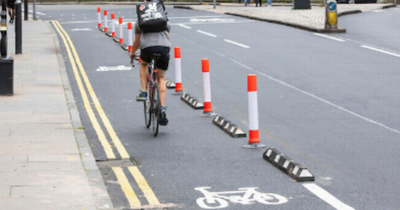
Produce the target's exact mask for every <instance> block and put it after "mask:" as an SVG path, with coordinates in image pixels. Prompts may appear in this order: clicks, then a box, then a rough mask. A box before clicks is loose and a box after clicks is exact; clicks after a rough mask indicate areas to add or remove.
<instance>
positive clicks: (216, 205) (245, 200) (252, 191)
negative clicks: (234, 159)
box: [194, 187, 288, 209]
mask: <svg viewBox="0 0 400 210" xmlns="http://www.w3.org/2000/svg"><path fill="white" fill-rule="evenodd" d="M194 189H195V190H198V191H200V192H201V193H203V194H204V197H201V198H198V199H197V200H196V203H197V205H199V206H200V207H201V208H203V209H222V208H226V207H228V206H229V203H228V201H229V202H232V203H239V204H242V205H249V204H254V203H255V202H254V201H257V202H259V203H262V204H266V205H279V204H283V203H286V202H287V201H288V200H287V199H286V198H285V197H283V196H281V195H278V194H275V193H260V192H258V191H256V189H258V188H257V187H247V188H239V189H238V191H225V192H208V191H207V189H211V187H196V188H194ZM230 194H236V195H230ZM237 194H244V195H243V196H240V195H237ZM224 195H225V196H224ZM229 195H230V196H229Z"/></svg>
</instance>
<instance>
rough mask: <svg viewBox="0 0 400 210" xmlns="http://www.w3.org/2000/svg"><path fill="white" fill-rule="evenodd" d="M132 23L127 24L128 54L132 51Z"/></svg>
mask: <svg viewBox="0 0 400 210" xmlns="http://www.w3.org/2000/svg"><path fill="white" fill-rule="evenodd" d="M132 44H133V41H132V23H128V52H130V51H132Z"/></svg>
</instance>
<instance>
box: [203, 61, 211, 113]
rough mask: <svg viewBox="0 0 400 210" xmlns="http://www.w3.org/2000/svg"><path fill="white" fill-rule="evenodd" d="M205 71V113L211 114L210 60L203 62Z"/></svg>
mask: <svg viewBox="0 0 400 210" xmlns="http://www.w3.org/2000/svg"><path fill="white" fill-rule="evenodd" d="M201 67H202V71H203V93H204V109H203V113H211V112H212V107H211V84H210V66H209V63H208V59H202V60H201Z"/></svg>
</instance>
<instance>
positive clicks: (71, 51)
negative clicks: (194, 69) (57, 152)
mask: <svg viewBox="0 0 400 210" xmlns="http://www.w3.org/2000/svg"><path fill="white" fill-rule="evenodd" d="M51 23H53V25H54V27H55V29H56V30H57V32H58V34H59V35H60V37H61V39H62V40H63V42H64V45H65V48H66V50H67V53H68V58H69V60H70V62H71V66H72V70H73V72H74V75H75V79H76V82H77V84H78V87H79V91H80V93H81V95H82V100H83V104H84V107H85V109H86V112H87V114H88V116H89V119H90V121H91V122H92V125H93V128H94V130H95V131H96V134H97V136H98V138H99V141H100V143H101V145H102V146H103V148H104V151H105V153H106V156H107V158H108V159H109V160H112V159H116V156H115V154H114V151H113V149H112V146H111V144H110V143H109V142H108V140H107V138H106V136H105V134H104V132H103V130H102V128H101V126H100V124H99V122H98V121H97V118H96V115H95V113H94V111H93V109H92V106H91V104H90V101H89V97H88V95H87V94H86V90H85V87H84V85H83V82H84V83H85V85H86V88H87V91H88V92H89V95H90V97H91V99H92V101H93V104H94V107H95V109H96V111H97V113H98V115H99V116H100V119H101V120H102V121H103V124H104V127H105V128H106V130H107V132H108V134H109V136H110V138H111V140H112V143H113V144H114V146H115V148H116V150H117V151H118V154H119V155H120V157H121V159H129V158H130V156H129V154H128V152H127V151H126V149H125V147H124V146H123V145H122V143H121V141H120V140H119V138H118V136H117V134H116V133H115V131H114V128H113V127H112V125H111V123H110V121H109V120H108V118H107V116H106V114H105V112H104V110H103V108H102V107H101V105H100V102H99V100H98V99H97V96H96V94H95V92H94V90H93V88H92V85H91V84H90V82H89V79H88V77H87V75H86V72H85V69H84V68H83V66H82V63H81V61H80V59H79V56H78V54H77V52H76V49H75V47H74V45H73V43H72V41H71V39H70V37H69V35H68V34H67V33H66V32H65V30H64V29H63V28H62V27H61V25H60V23H59V22H58V21H51ZM78 69H79V71H78ZM81 76H82V79H83V82H82V79H81ZM112 169H113V171H114V173H115V175H116V177H117V179H118V182H119V184H120V186H121V188H122V191H123V192H124V193H125V196H126V198H127V200H128V202H129V204H130V206H131V207H132V208H137V207H140V206H141V203H140V201H139V199H138V198H137V196H136V194H135V192H134V191H133V189H132V187H131V185H130V184H129V181H128V179H127V178H126V176H125V173H124V171H123V168H121V167H113V168H112ZM128 170H129V172H130V173H131V174H132V176H133V178H134V179H135V181H136V182H137V184H138V186H139V187H140V189H141V190H142V191H143V194H144V195H145V197H146V199H147V201H148V202H149V204H150V205H159V204H160V202H159V201H158V199H157V197H156V196H155V195H154V193H153V191H152V190H151V188H150V186H149V185H148V184H147V181H146V179H145V178H144V177H143V175H142V174H141V173H140V171H139V169H138V168H137V167H136V166H130V167H128Z"/></svg>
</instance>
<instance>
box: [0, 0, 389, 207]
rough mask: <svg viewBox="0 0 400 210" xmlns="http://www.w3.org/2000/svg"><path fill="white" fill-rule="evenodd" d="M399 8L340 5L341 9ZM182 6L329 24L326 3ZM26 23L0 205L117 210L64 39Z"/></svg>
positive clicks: (5, 141) (2, 147) (3, 109)
mask: <svg viewBox="0 0 400 210" xmlns="http://www.w3.org/2000/svg"><path fill="white" fill-rule="evenodd" d="M392 6H394V5H391V4H339V5H338V15H339V16H340V15H345V14H353V13H359V12H365V11H371V10H379V9H383V8H388V7H392ZM175 7H179V8H185V9H195V10H206V11H212V12H215V13H223V14H231V15H237V16H242V17H247V18H251V19H257V20H262V21H268V22H274V23H279V24H284V25H288V26H292V27H298V28H302V29H305V30H310V31H315V32H323V30H324V16H325V13H324V11H325V8H324V7H320V6H312V9H310V10H293V9H292V6H290V5H272V7H267V6H265V5H263V6H262V7H255V5H254V4H252V5H250V6H246V7H245V6H244V5H243V4H220V5H217V6H216V8H215V9H214V8H213V5H175ZM22 25H23V31H22V37H23V38H22V54H18V55H16V54H15V33H14V25H10V24H8V56H11V57H13V59H14V70H13V73H14V76H13V89H14V92H13V95H11V96H0V206H1V207H2V209H13V210H18V209H32V210H36V209H58V210H62V209H87V210H89V209H114V207H113V204H112V202H111V199H110V196H109V194H108V192H107V189H106V187H105V185H104V182H103V179H102V177H101V174H100V172H99V169H98V166H97V164H96V162H95V159H94V157H93V153H92V151H91V149H90V146H89V144H88V140H87V138H86V135H85V132H84V130H83V126H82V122H81V120H80V117H79V113H78V110H77V107H76V103H75V99H74V96H73V94H72V91H71V87H70V81H69V80H68V77H67V73H66V67H65V66H64V59H63V57H62V54H61V49H60V42H59V40H58V37H57V35H56V33H55V32H54V30H53V28H52V27H51V26H50V24H49V22H48V21H33V20H31V19H30V20H29V21H24V22H23V23H22ZM339 26H340V19H339ZM2 70H4V69H0V71H2ZM0 75H1V74H0Z"/></svg>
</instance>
